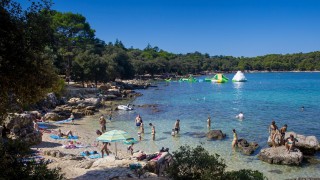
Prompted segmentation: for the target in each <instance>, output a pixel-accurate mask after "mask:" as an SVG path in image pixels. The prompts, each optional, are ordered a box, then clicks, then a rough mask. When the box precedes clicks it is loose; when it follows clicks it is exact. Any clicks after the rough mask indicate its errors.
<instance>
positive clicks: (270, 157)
mask: <svg viewBox="0 0 320 180" xmlns="http://www.w3.org/2000/svg"><path fill="white" fill-rule="evenodd" d="M258 157H259V159H260V160H262V161H265V162H267V163H270V164H282V165H295V166H299V165H301V163H302V159H303V154H302V152H301V151H300V150H299V149H297V148H296V149H294V150H293V151H291V152H290V153H288V151H287V150H286V148H285V146H280V147H276V148H266V149H262V150H261V151H260V153H259V155H258Z"/></svg>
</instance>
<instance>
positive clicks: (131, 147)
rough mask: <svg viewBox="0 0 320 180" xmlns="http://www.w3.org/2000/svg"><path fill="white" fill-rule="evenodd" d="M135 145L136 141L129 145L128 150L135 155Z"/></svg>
mask: <svg viewBox="0 0 320 180" xmlns="http://www.w3.org/2000/svg"><path fill="white" fill-rule="evenodd" d="M133 145H134V143H132V144H131V145H130V146H129V147H128V151H130V153H131V155H133Z"/></svg>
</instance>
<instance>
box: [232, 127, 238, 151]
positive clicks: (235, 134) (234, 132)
mask: <svg viewBox="0 0 320 180" xmlns="http://www.w3.org/2000/svg"><path fill="white" fill-rule="evenodd" d="M232 132H233V140H232V148H235V147H236V145H237V144H238V134H237V133H236V130H235V129H233V130H232Z"/></svg>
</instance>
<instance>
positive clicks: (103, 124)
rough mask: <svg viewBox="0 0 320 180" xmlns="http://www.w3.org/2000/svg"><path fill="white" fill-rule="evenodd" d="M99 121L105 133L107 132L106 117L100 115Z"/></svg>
mask: <svg viewBox="0 0 320 180" xmlns="http://www.w3.org/2000/svg"><path fill="white" fill-rule="evenodd" d="M99 123H100V126H101V131H102V132H103V133H104V132H106V130H107V127H106V123H107V122H106V119H105V118H104V117H103V115H101V116H100V119H99Z"/></svg>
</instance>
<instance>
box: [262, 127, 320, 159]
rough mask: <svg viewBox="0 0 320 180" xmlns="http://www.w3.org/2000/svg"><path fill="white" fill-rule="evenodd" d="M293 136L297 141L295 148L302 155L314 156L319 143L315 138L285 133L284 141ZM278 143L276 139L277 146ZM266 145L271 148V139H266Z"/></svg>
mask: <svg viewBox="0 0 320 180" xmlns="http://www.w3.org/2000/svg"><path fill="white" fill-rule="evenodd" d="M290 134H293V136H294V137H295V138H296V139H297V140H298V142H296V143H295V146H296V147H297V148H298V149H299V150H300V151H301V152H302V153H303V154H304V155H314V154H315V153H316V152H317V151H318V150H319V141H318V139H317V138H316V137H315V136H304V135H301V134H297V133H295V132H286V135H285V139H286V138H288V137H289V136H290ZM278 142H279V141H278V140H277V139H276V144H277V145H279V143H278ZM268 145H269V146H272V142H271V138H270V137H269V139H268Z"/></svg>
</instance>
